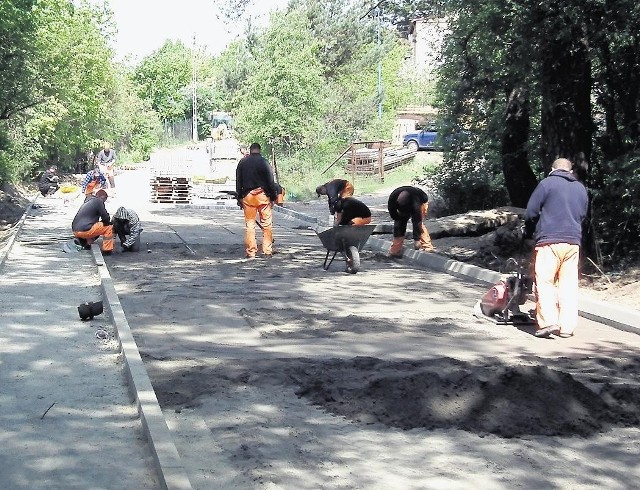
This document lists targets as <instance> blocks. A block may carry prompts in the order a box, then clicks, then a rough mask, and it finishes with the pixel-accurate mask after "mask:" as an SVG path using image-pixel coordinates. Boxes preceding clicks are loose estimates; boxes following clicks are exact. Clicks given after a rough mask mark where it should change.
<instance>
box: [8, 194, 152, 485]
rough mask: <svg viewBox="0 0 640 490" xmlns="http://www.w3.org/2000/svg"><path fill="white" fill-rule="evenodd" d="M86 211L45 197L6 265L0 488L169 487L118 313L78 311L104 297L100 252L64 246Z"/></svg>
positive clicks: (30, 213) (28, 220)
mask: <svg viewBox="0 0 640 490" xmlns="http://www.w3.org/2000/svg"><path fill="white" fill-rule="evenodd" d="M76 208H77V206H75V205H71V206H68V207H65V206H64V205H63V203H62V201H61V200H58V199H40V200H39V201H38V202H37V204H36V208H35V209H30V210H29V211H28V213H29V214H28V216H27V218H26V219H25V221H24V225H23V227H22V232H21V233H20V235H19V236H18V239H17V240H16V242H15V243H14V245H13V247H12V249H11V251H10V253H9V255H8V256H7V258H6V260H5V262H4V263H3V265H2V266H1V267H0V308H1V310H2V320H1V321H0V386H1V387H2V388H1V390H0V427H1V428H2V430H1V431H0V482H1V483H0V487H1V488H3V489H22V488H28V489H40V488H47V489H87V488H92V489H145V488H159V487H160V484H159V480H158V476H157V475H156V467H155V463H154V459H153V456H152V452H151V450H150V448H149V445H148V443H147V441H146V438H145V435H144V432H143V427H142V424H141V421H140V418H139V416H138V411H137V407H136V405H135V404H134V402H133V401H132V400H131V398H130V396H129V391H128V387H127V381H126V378H125V369H124V368H125V366H124V363H123V361H122V358H121V355H120V354H119V352H120V351H119V347H118V342H117V340H116V339H115V332H114V329H113V327H112V323H111V319H110V316H109V313H108V310H107V309H106V308H105V313H104V314H102V315H99V316H97V317H95V318H94V319H93V320H90V321H87V322H82V321H81V320H80V319H79V316H78V311H77V306H78V305H79V304H81V303H83V302H87V301H99V300H101V299H102V295H101V291H100V278H99V275H98V273H97V268H96V265H95V262H94V259H93V256H92V254H91V252H76V253H65V252H63V250H62V245H63V243H64V240H63V239H64V238H65V237H66V238H70V237H71V231H70V223H71V220H72V218H73V215H74V213H75V211H76ZM99 330H104V331H105V332H107V334H108V337H107V338H106V339H99V338H98V337H97V336H96V333H97V332H98V331H99Z"/></svg>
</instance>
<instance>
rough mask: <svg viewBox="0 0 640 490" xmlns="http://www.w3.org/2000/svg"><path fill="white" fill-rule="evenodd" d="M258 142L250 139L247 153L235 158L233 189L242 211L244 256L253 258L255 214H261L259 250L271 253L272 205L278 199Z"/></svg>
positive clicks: (269, 170) (256, 247) (255, 249)
mask: <svg viewBox="0 0 640 490" xmlns="http://www.w3.org/2000/svg"><path fill="white" fill-rule="evenodd" d="M261 151H262V148H261V147H260V144H259V143H252V144H251V146H250V147H249V155H247V156H245V157H244V158H242V159H241V160H240V161H239V162H238V167H237V168H236V193H237V196H238V206H240V207H241V208H242V210H243V211H244V245H245V252H246V256H247V258H249V259H253V258H255V256H256V254H257V253H258V244H257V242H256V217H257V216H259V217H260V223H261V226H260V227H261V229H262V254H263V255H264V256H265V257H271V255H272V254H273V231H272V226H273V221H272V213H271V208H272V207H273V203H274V202H275V201H276V199H277V197H278V196H277V195H278V192H277V189H276V183H275V180H274V177H273V171H272V170H271V167H270V166H269V163H268V162H267V160H266V159H265V158H264V157H263V156H262V155H261V154H260V152H261Z"/></svg>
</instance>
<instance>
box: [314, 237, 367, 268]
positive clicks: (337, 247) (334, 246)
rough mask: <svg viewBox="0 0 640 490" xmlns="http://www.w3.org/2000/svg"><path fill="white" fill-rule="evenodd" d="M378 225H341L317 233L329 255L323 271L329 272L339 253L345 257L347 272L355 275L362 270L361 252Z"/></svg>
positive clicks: (326, 257)
mask: <svg viewBox="0 0 640 490" xmlns="http://www.w3.org/2000/svg"><path fill="white" fill-rule="evenodd" d="M375 227H376V225H363V226H352V225H341V226H334V227H333V228H328V229H326V230H324V231H321V232H318V231H316V233H317V234H318V237H319V238H320V241H321V242H322V245H324V248H326V249H327V255H326V256H325V258H324V264H323V266H322V267H323V269H324V270H328V269H329V267H330V266H331V264H332V262H333V259H335V258H336V255H337V254H338V252H340V253H342V254H343V255H344V260H345V263H346V269H345V272H348V273H349V274H355V273H356V272H358V270H360V250H362V247H364V245H365V243H367V240H368V239H369V236H371V233H372V232H373V229H374V228H375ZM331 252H333V256H332V257H331V260H329V254H330V253H331Z"/></svg>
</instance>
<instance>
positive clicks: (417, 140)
mask: <svg viewBox="0 0 640 490" xmlns="http://www.w3.org/2000/svg"><path fill="white" fill-rule="evenodd" d="M437 138H438V131H436V128H435V127H433V126H427V127H425V128H423V129H420V130H416V131H412V132H410V133H407V134H405V135H404V137H403V139H402V145H403V146H406V147H407V148H409V149H410V150H414V151H418V150H437V149H438V146H437Z"/></svg>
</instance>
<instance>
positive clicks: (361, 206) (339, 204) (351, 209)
mask: <svg viewBox="0 0 640 490" xmlns="http://www.w3.org/2000/svg"><path fill="white" fill-rule="evenodd" d="M334 208H335V211H336V224H337V225H354V226H363V225H368V224H369V223H371V210H370V209H369V206H367V205H366V204H365V203H363V202H362V201H359V200H358V199H355V198H353V197H345V198H340V199H338V200H337V201H336V203H335V206H334Z"/></svg>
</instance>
